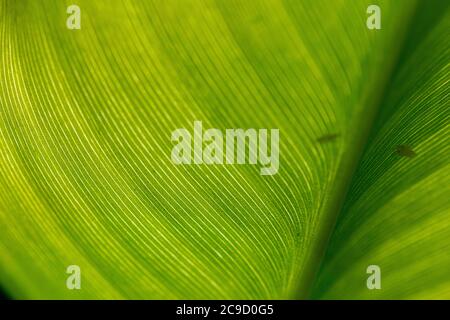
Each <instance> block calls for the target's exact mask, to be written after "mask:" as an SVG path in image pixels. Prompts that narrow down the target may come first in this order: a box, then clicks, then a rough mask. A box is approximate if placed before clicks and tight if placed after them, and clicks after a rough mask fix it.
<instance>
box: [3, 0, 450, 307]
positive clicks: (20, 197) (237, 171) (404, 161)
mask: <svg viewBox="0 0 450 320" xmlns="http://www.w3.org/2000/svg"><path fill="white" fill-rule="evenodd" d="M72 4H73V3H72V1H65V0H64V1H60V0H41V1H32V0H20V1H18V0H0V45H1V46H0V50H1V51H0V288H2V290H3V291H4V292H5V295H7V296H8V297H9V298H12V299H306V298H308V299H450V200H449V199H450V197H449V191H450V188H449V180H450V179H449V178H450V161H449V160H450V148H449V139H448V137H449V124H448V123H449V115H450V113H449V102H448V100H449V93H450V86H449V73H450V72H449V71H450V70H449V66H450V33H449V30H450V3H449V2H448V1H440V0H417V1H416V0H395V1H392V0H376V1H375V0H374V1H369V0H333V1H331V0H185V1H184V0H164V1H162V0H148V1H143V0H142V1H138V0H108V1H107V0H77V1H76V5H77V6H78V7H79V9H80V12H81V15H80V16H79V17H78V18H79V19H80V21H81V25H80V28H78V29H76V30H71V29H70V28H68V26H67V19H68V17H69V16H70V13H68V11H67V8H68V7H69V6H71V5H72ZM373 4H374V5H377V6H378V7H379V8H381V28H379V29H375V30H373V29H370V28H368V26H367V25H366V20H367V18H368V16H369V15H368V12H367V8H368V7H369V6H371V5H373ZM198 121H201V123H202V125H203V130H204V131H206V129H208V128H216V129H218V130H221V131H222V132H225V131H226V130H227V129H230V128H242V129H244V130H246V129H249V128H254V129H256V130H259V129H268V130H270V129H278V130H279V164H278V166H279V168H278V171H277V172H276V173H275V174H272V175H262V174H260V168H261V166H260V165H259V164H256V165H255V164H249V162H248V161H247V162H246V163H240V164H237V163H235V164H230V163H225V162H224V163H223V164H211V165H207V164H205V163H203V164H194V163H192V164H191V165H189V164H183V165H179V164H175V163H174V162H173V161H172V159H171V153H172V149H173V147H174V141H172V139H171V136H172V132H173V131H174V130H176V129H178V128H186V129H187V131H189V132H191V133H192V132H194V130H195V129H194V123H195V122H198ZM227 143H228V141H227ZM271 151H272V152H273V151H274V150H273V148H272V150H271ZM196 152H197V149H196V148H194V149H193V156H194V157H196V156H197V154H196ZM248 158H250V155H249V156H248ZM71 265H76V266H79V268H80V270H81V275H82V278H81V279H82V280H81V289H80V290H68V288H67V286H66V280H67V277H68V274H67V273H66V270H67V267H68V266H71ZM371 265H376V266H379V268H380V270H381V274H382V282H381V283H382V286H381V288H380V289H379V290H369V289H368V287H367V286H366V279H367V277H368V276H369V275H368V274H367V272H366V270H367V267H368V266H371Z"/></svg>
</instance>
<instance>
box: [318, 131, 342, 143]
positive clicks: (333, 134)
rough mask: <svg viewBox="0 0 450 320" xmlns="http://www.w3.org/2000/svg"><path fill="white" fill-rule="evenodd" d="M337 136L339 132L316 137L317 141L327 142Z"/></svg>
mask: <svg viewBox="0 0 450 320" xmlns="http://www.w3.org/2000/svg"><path fill="white" fill-rule="evenodd" d="M337 137H339V133H330V134H326V135H323V136H321V137H319V138H317V142H319V143H327V142H331V141H334V140H336V138H337Z"/></svg>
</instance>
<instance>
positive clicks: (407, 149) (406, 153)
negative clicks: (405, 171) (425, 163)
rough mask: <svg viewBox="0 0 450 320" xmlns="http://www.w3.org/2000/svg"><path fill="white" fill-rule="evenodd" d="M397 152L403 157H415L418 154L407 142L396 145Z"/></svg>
mask: <svg viewBox="0 0 450 320" xmlns="http://www.w3.org/2000/svg"><path fill="white" fill-rule="evenodd" d="M395 153H397V154H398V155H399V156H401V157H406V158H414V157H415V156H416V155H417V154H416V153H415V152H414V150H413V149H412V148H411V146H408V145H406V144H399V145H398V146H396V147H395Z"/></svg>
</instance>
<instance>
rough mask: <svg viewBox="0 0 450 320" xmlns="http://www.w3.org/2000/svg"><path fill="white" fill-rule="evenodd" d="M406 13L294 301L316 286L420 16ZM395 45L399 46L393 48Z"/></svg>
mask: <svg viewBox="0 0 450 320" xmlns="http://www.w3.org/2000/svg"><path fill="white" fill-rule="evenodd" d="M409 10H410V12H409V13H408V14H405V16H404V17H405V22H404V23H403V24H399V26H400V27H401V28H402V29H401V30H396V33H397V34H398V35H399V37H398V39H399V41H395V43H393V44H391V45H390V46H391V48H392V50H391V52H392V53H393V54H392V55H391V59H388V60H387V62H388V63H387V68H386V70H385V71H384V72H380V75H379V78H378V79H377V82H376V86H375V87H374V88H373V90H372V91H371V93H370V94H368V95H367V96H366V97H365V100H364V101H362V104H363V105H366V106H368V107H367V112H366V113H365V114H364V115H365V116H366V117H365V120H366V121H361V122H360V123H361V125H360V127H359V128H358V130H356V129H354V130H355V132H358V133H359V134H358V135H352V136H351V137H352V139H353V141H351V142H350V143H349V145H353V146H354V147H353V148H352V153H349V156H348V157H347V161H343V162H342V163H341V165H340V167H339V168H338V170H337V172H338V174H337V175H336V177H335V183H334V187H333V190H336V192H335V193H334V194H332V195H331V196H330V200H329V201H328V202H327V203H326V204H325V206H324V207H323V208H322V210H321V211H320V212H319V216H320V217H321V221H320V222H319V229H318V231H317V236H316V237H315V238H314V239H313V241H312V242H311V245H310V247H309V249H308V252H307V255H306V262H305V264H304V265H305V268H304V270H303V271H302V270H300V272H301V277H300V280H299V287H298V288H297V291H296V292H297V293H298V295H297V296H296V298H298V299H308V298H310V296H311V291H312V288H313V286H314V284H315V282H316V279H317V276H318V273H319V270H320V265H321V263H322V261H323V258H324V256H325V253H326V250H327V247H328V243H329V240H330V238H331V235H332V233H333V230H334V227H335V225H336V222H337V220H338V217H339V215H340V213H341V211H342V208H343V205H344V203H345V200H346V198H347V193H348V190H349V189H350V186H351V182H352V180H353V176H354V174H355V172H356V169H357V168H358V166H359V164H360V162H361V158H362V156H363V154H364V150H365V148H366V146H367V144H368V140H369V137H370V133H371V132H372V130H373V125H374V123H375V120H376V119H377V116H378V113H379V111H380V109H381V106H382V104H383V101H384V99H385V97H386V92H387V90H388V87H389V85H390V84H391V83H392V82H393V79H394V76H395V74H396V71H397V70H398V66H399V64H400V58H401V57H402V53H403V51H404V50H405V49H406V44H407V39H408V38H409V36H410V32H408V31H409V30H410V29H411V26H412V24H413V21H414V19H413V17H415V16H416V15H417V14H418V13H419V12H418V11H419V6H418V1H414V3H413V4H412V5H411V7H410V8H409ZM381 31H383V30H381ZM393 40H394V39H392V41H393ZM397 43H398V45H396V44H397Z"/></svg>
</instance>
